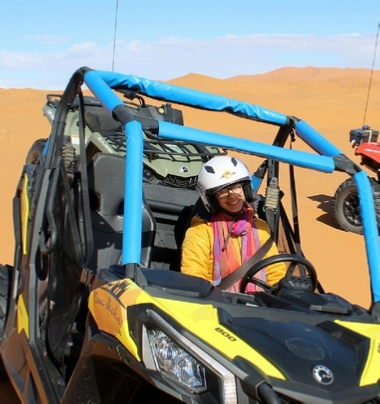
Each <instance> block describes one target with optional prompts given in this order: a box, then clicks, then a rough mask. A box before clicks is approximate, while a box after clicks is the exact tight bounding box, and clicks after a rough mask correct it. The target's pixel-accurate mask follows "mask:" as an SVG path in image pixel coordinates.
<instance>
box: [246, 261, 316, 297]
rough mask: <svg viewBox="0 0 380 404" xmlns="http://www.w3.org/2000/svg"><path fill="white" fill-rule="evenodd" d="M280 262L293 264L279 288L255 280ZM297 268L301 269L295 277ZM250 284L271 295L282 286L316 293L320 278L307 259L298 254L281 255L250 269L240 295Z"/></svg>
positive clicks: (260, 262) (258, 263)
mask: <svg viewBox="0 0 380 404" xmlns="http://www.w3.org/2000/svg"><path fill="white" fill-rule="evenodd" d="M279 262H290V263H291V264H290V266H289V268H288V270H287V272H286V275H285V276H284V278H283V279H281V281H280V282H279V284H278V285H277V286H271V285H269V283H267V282H265V281H263V280H261V279H258V278H254V276H255V275H256V274H257V273H258V272H259V271H261V270H262V269H263V268H266V267H268V266H270V265H273V264H278V263H279ZM296 267H298V268H299V272H300V275H299V276H298V275H294V270H295V268H296ZM248 283H253V284H254V285H256V286H259V287H261V288H263V289H264V290H265V291H266V292H269V293H276V292H277V291H278V289H279V288H280V286H284V287H288V288H293V289H309V290H311V291H314V290H315V289H316V287H317V285H318V277H317V271H316V270H315V268H314V265H313V264H312V263H311V262H310V261H309V260H307V259H306V258H304V257H302V256H301V255H297V254H280V255H273V256H272V257H268V258H265V259H263V260H261V261H259V262H257V263H256V264H255V265H253V267H252V268H250V270H249V271H248V272H247V273H246V274H245V276H244V278H243V279H242V281H241V284H240V293H245V289H246V288H247V285H248Z"/></svg>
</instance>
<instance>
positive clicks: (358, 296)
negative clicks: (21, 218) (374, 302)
mask: <svg viewBox="0 0 380 404" xmlns="http://www.w3.org/2000/svg"><path fill="white" fill-rule="evenodd" d="M131 73H134V74H137V75H138V72H131ZM369 80H370V70H369V69H337V68H326V69H320V68H315V67H306V68H283V69H278V70H276V71H273V72H269V73H267V74H260V75H253V76H236V77H233V78H229V79H225V80H218V79H215V78H212V77H206V76H201V75H197V74H189V75H187V76H184V77H179V78H176V79H174V80H171V81H170V82H171V83H173V84H177V85H181V86H184V87H189V88H195V89H199V90H203V91H209V92H214V93H216V94H220V95H224V96H226V97H230V98H234V99H242V100H245V101H248V102H251V103H254V104H258V105H261V106H264V107H267V108H270V109H274V110H276V111H279V112H282V113H285V114H289V115H294V116H297V117H298V118H302V119H304V120H305V121H307V122H308V123H309V124H310V125H311V126H313V127H314V128H315V129H316V130H318V131H319V132H321V133H322V134H323V135H325V136H326V137H327V138H329V139H331V140H332V141H333V142H334V143H335V144H336V145H337V146H338V147H339V148H340V149H341V150H342V151H343V152H344V153H346V154H347V155H349V156H350V157H353V158H354V154H353V150H352V149H351V147H350V144H349V141H348V132H349V130H350V129H352V128H356V127H360V126H361V125H362V124H363V119H364V113H365V105H366V100H367V93H368V84H369ZM379 88H380V71H375V72H374V74H373V77H372V87H371V93H370V97H369V102H368V109H367V112H366V120H365V123H367V124H369V125H371V126H372V127H373V128H375V129H376V128H377V129H380V114H379V112H378V111H379V110H380V97H379V94H380V92H379ZM50 92H52V93H56V92H61V91H50ZM47 93H48V91H41V90H34V89H25V90H16V89H0V111H1V112H0V172H1V173H2V174H1V177H0V178H1V179H0V184H1V195H2V197H1V200H0V203H1V215H0V240H1V243H0V262H1V263H12V262H13V246H14V240H13V229H12V198H13V196H14V193H15V189H16V184H17V181H18V178H19V175H20V172H21V168H22V164H23V162H24V159H25V156H26V153H27V151H28V149H29V147H30V146H31V144H32V143H33V141H34V140H35V139H38V138H43V137H47V136H48V135H49V130H50V127H49V124H48V122H47V120H46V118H45V117H44V116H43V114H42V110H41V108H42V106H43V104H44V102H45V96H46V94H47ZM183 110H184V116H185V122H186V124H188V125H191V126H195V127H199V128H202V129H206V130H213V131H220V132H221V133H225V134H231V135H235V136H236V135H238V136H242V137H246V138H252V139H254V140H260V141H266V140H268V142H270V141H271V140H272V139H273V130H272V131H270V130H269V129H268V128H267V126H268V125H263V126H262V130H260V131H259V132H257V131H256V133H253V132H252V123H251V122H249V121H242V120H240V121H241V122H240V123H239V124H238V125H236V120H234V121H232V120H231V119H230V117H229V116H226V117H220V115H218V114H216V113H215V114H210V113H208V114H206V113H204V112H202V111H200V112H193V111H190V110H189V109H188V108H183ZM210 117H211V118H210ZM358 162H359V161H358ZM249 164H250V165H251V168H252V169H254V168H255V166H254V165H253V164H254V162H253V161H249ZM296 174H297V179H298V181H299V183H298V191H299V193H300V195H301V197H300V200H299V214H300V221H301V224H302V225H304V228H303V230H302V236H304V243H303V249H304V252H305V254H306V256H307V257H308V258H309V259H310V260H311V261H312V262H313V263H314V265H315V266H316V268H317V270H318V272H319V276H320V280H321V282H322V284H323V286H324V287H325V289H326V290H327V291H335V292H337V293H340V294H341V295H342V296H344V297H346V298H348V299H350V300H352V301H354V302H356V303H359V304H362V305H363V306H365V307H368V305H369V304H370V289H369V280H368V273H367V263H366V255H365V250H364V241H363V238H362V236H358V235H355V234H350V233H346V232H343V231H340V230H338V229H336V227H335V224H334V221H333V217H332V214H331V211H332V197H333V195H334V192H335V190H336V188H337V187H338V186H339V184H340V183H341V182H342V181H343V180H344V179H345V178H346V176H345V175H343V174H342V175H338V177H335V178H333V177H332V176H328V175H324V174H318V173H310V172H301V170H297V171H296ZM315 184H317V186H315ZM305 225H306V226H305Z"/></svg>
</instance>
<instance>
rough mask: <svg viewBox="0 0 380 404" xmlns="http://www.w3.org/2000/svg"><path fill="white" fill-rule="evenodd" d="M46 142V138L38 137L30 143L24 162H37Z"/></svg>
mask: <svg viewBox="0 0 380 404" xmlns="http://www.w3.org/2000/svg"><path fill="white" fill-rule="evenodd" d="M46 142H47V139H38V140H36V141H35V142H34V143H33V144H32V146H31V148H30V149H29V151H28V154H27V155H26V159H25V164H36V163H37V161H38V159H39V158H40V156H41V154H42V152H43V150H44V148H45V145H46Z"/></svg>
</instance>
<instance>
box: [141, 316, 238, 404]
mask: <svg viewBox="0 0 380 404" xmlns="http://www.w3.org/2000/svg"><path fill="white" fill-rule="evenodd" d="M146 313H147V314H148V316H149V317H150V318H151V319H152V320H153V321H154V322H155V324H156V325H157V327H156V328H152V329H147V328H145V327H144V337H143V340H144V341H145V342H143V352H144V351H145V353H144V354H143V357H144V362H145V364H146V366H148V367H149V369H153V368H156V369H157V370H158V371H159V372H160V373H161V375H163V376H164V377H166V378H167V379H170V380H173V381H176V382H177V383H178V384H180V385H181V386H184V387H186V388H187V389H189V390H190V391H191V392H194V393H202V392H204V391H206V390H207V385H206V377H205V373H206V369H207V373H209V372H211V374H213V375H215V376H217V377H219V379H220V381H221V400H220V401H221V402H223V403H224V404H236V403H237V388H236V381H235V375H234V374H233V373H232V372H231V371H229V370H228V369H227V368H226V367H224V366H223V365H222V364H221V363H220V362H218V361H217V360H216V359H214V358H213V357H211V356H210V355H209V354H208V353H206V352H205V351H204V350H203V349H201V348H200V347H199V346H197V345H196V344H194V342H192V341H190V340H189V339H188V338H186V337H185V336H184V335H183V334H181V333H180V332H178V331H177V330H176V329H175V328H173V327H172V326H171V325H170V324H169V323H168V322H167V321H165V320H164V319H163V318H162V317H161V316H160V315H159V314H157V313H156V312H155V311H154V310H151V309H147V311H146ZM148 341H149V342H148ZM175 341H176V342H175ZM177 342H178V343H177ZM179 344H180V345H179ZM181 347H186V351H185V350H184V349H183V348H181ZM148 351H149V352H148Z"/></svg>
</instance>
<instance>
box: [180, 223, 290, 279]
mask: <svg viewBox="0 0 380 404" xmlns="http://www.w3.org/2000/svg"><path fill="white" fill-rule="evenodd" d="M255 225H256V227H257V231H258V235H259V240H260V245H263V244H264V243H265V242H266V241H267V240H268V238H269V237H270V230H269V226H268V224H267V223H266V222H265V221H264V220H261V219H258V218H256V220H255ZM231 238H232V240H233V242H234V243H238V242H239V240H238V239H240V237H233V236H232V237H231ZM278 254H279V252H278V249H277V246H276V244H275V243H273V244H272V247H271V248H270V249H269V251H268V252H267V254H266V255H265V257H264V258H266V257H271V256H272V255H278ZM240 264H241V263H240ZM181 272H182V273H184V274H187V275H193V276H198V277H200V278H204V279H207V280H208V281H210V282H213V273H214V233H213V230H212V225H211V222H207V221H206V220H204V219H201V218H200V217H198V216H195V217H193V219H192V221H191V226H190V227H189V228H188V229H187V231H186V235H185V239H184V241H183V243H182V261H181ZM285 273H286V266H285V264H284V263H282V262H281V263H278V264H274V265H271V266H270V267H267V268H266V276H267V282H268V283H269V284H270V285H274V284H275V283H277V282H278V281H279V280H280V279H282V278H283V277H284V275H285Z"/></svg>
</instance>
